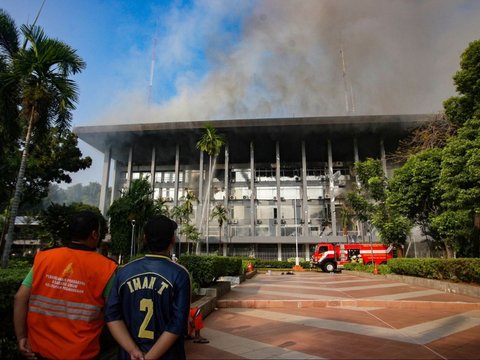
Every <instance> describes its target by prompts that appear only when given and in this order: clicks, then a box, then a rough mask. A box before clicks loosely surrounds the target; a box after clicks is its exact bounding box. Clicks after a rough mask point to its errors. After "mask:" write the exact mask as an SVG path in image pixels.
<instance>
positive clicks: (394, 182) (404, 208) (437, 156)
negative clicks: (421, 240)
mask: <svg viewBox="0 0 480 360" xmlns="http://www.w3.org/2000/svg"><path fill="white" fill-rule="evenodd" d="M442 156H443V151H442V149H439V148H433V149H429V150H425V151H422V152H420V153H418V154H416V155H413V156H411V157H410V158H409V159H408V160H407V161H406V162H405V164H404V165H403V166H402V167H400V168H398V169H396V170H395V172H394V174H393V177H392V178H391V179H390V180H389V182H388V189H387V205H388V206H389V207H392V208H393V209H395V211H396V212H398V213H400V214H401V215H403V216H405V217H406V218H408V219H409V220H410V221H411V222H413V223H414V224H416V225H418V226H420V229H421V230H422V232H423V234H424V235H426V236H428V239H429V240H430V241H429V246H430V248H431V249H432V250H433V249H438V248H441V249H443V250H444V251H448V249H447V247H448V244H447V243H444V241H443V239H442V238H441V236H440V235H439V233H438V231H437V229H436V228H435V227H433V226H432V224H431V221H432V218H433V217H434V216H436V215H438V214H440V213H441V212H442V206H441V194H442V191H441V189H440V188H439V186H438V182H439V179H440V170H441V163H442Z"/></svg>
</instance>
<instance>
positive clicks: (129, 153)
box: [126, 146, 133, 189]
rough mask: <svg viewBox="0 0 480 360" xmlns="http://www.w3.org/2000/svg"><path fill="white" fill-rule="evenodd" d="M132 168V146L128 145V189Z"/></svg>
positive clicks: (128, 187)
mask: <svg viewBox="0 0 480 360" xmlns="http://www.w3.org/2000/svg"><path fill="white" fill-rule="evenodd" d="M132 169H133V146H130V149H129V151H128V166H127V186H126V188H127V189H130V184H131V183H132Z"/></svg>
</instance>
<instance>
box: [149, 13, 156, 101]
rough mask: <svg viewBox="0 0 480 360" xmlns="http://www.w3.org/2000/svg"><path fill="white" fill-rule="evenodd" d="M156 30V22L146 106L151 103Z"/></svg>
mask: <svg viewBox="0 0 480 360" xmlns="http://www.w3.org/2000/svg"><path fill="white" fill-rule="evenodd" d="M157 30H158V20H156V21H155V35H154V36H153V46H152V62H151V63H150V82H149V84H148V105H150V104H151V103H152V96H153V95H152V92H153V74H154V72H155V60H156V55H157V54H156V52H157Z"/></svg>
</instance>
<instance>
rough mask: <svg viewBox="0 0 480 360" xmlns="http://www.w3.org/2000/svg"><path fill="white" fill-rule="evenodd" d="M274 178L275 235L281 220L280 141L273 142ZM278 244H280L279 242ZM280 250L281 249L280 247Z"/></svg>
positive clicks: (278, 233) (279, 228)
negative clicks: (275, 198) (275, 182)
mask: <svg viewBox="0 0 480 360" xmlns="http://www.w3.org/2000/svg"><path fill="white" fill-rule="evenodd" d="M275 178H276V181H277V225H276V226H275V235H276V236H280V235H281V226H282V224H281V220H282V201H281V197H280V194H281V193H280V186H281V183H280V143H279V142H278V141H277V142H276V143H275ZM279 246H280V244H279ZM280 251H281V249H280Z"/></svg>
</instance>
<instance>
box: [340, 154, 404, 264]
mask: <svg viewBox="0 0 480 360" xmlns="http://www.w3.org/2000/svg"><path fill="white" fill-rule="evenodd" d="M355 173H356V174H357V176H358V179H359V182H360V188H359V189H357V191H356V192H349V193H348V194H347V199H346V203H347V205H348V207H349V208H351V209H352V211H353V213H354V214H355V216H356V217H357V219H358V220H360V221H361V222H363V223H368V224H373V225H374V226H375V228H376V229H377V230H378V233H379V235H380V239H381V240H382V242H383V243H386V244H392V245H394V246H396V247H397V254H398V256H402V254H403V252H402V249H403V246H404V245H405V242H406V240H407V237H408V234H409V232H410V229H411V223H410V221H408V219H407V218H406V217H405V216H403V215H402V214H401V213H399V212H397V211H396V210H395V209H394V208H392V207H389V206H388V204H387V202H386V200H387V179H386V178H385V175H384V173H383V167H382V163H381V161H380V160H375V159H367V160H365V161H357V162H356V163H355ZM371 230H372V229H370V230H369V231H371Z"/></svg>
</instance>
